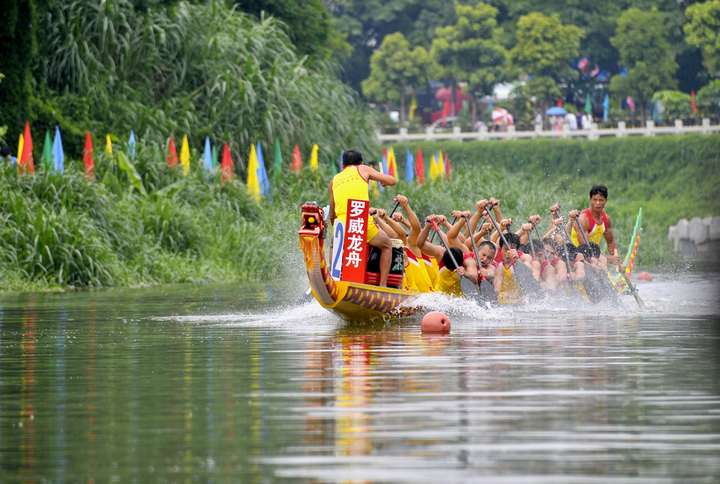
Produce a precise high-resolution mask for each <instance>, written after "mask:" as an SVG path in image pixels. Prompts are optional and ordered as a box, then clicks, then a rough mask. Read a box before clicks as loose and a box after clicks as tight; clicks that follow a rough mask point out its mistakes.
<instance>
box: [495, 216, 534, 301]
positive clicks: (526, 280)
mask: <svg viewBox="0 0 720 484" xmlns="http://www.w3.org/2000/svg"><path fill="white" fill-rule="evenodd" d="M491 210H492V205H490V204H488V206H487V207H485V211H486V212H487V214H488V216H489V217H490V221H491V222H492V224H493V226H494V227H495V230H497V231H498V233H499V234H500V237H501V238H502V240H503V243H504V244H505V247H507V248H508V249H510V244H508V241H507V239H506V238H505V234H503V233H502V230H500V226H499V225H498V224H497V222H496V221H495V218H494V217H493V216H492V213H491ZM514 266H515V277H516V278H517V281H518V283H520V287H521V288H522V290H523V292H524V293H525V294H532V295H534V296H545V292H544V291H543V289H542V287H540V283H539V282H538V281H536V280H535V276H533V273H532V271H531V270H530V269H528V267H527V266H526V265H525V264H524V263H523V262H520V263H519V264H514Z"/></svg>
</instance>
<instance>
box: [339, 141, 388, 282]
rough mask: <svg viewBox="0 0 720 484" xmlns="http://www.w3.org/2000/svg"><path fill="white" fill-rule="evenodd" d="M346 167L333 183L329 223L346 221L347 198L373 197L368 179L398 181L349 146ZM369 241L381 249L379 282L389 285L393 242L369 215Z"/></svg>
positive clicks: (381, 181) (364, 198)
mask: <svg viewBox="0 0 720 484" xmlns="http://www.w3.org/2000/svg"><path fill="white" fill-rule="evenodd" d="M342 163H343V169H342V171H341V172H340V173H338V174H337V175H335V177H334V178H333V179H332V182H331V183H330V223H332V224H333V226H334V225H335V220H340V221H341V222H343V225H344V224H345V221H346V218H347V202H348V200H351V199H352V200H368V201H369V200H370V197H369V196H368V183H369V182H370V180H373V181H376V182H378V183H380V184H381V185H382V186H387V185H395V183H396V181H395V178H394V177H392V176H390V175H385V174H383V173H380V172H378V171H377V170H375V169H373V168H371V167H369V166H366V165H363V164H362V163H363V155H362V153H360V152H359V151H357V150H348V151H345V152H344V153H343V156H342ZM368 218H369V220H368V223H367V228H368V230H367V234H366V239H365V240H366V241H367V243H368V244H370V245H372V246H374V247H377V248H378V249H380V286H381V287H387V280H388V274H389V273H390V263H391V262H392V242H391V241H390V237H388V236H387V234H386V233H385V232H383V231H382V230H379V229H378V226H377V225H375V221H374V220H373V219H372V217H368Z"/></svg>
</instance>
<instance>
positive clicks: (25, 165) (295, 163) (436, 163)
mask: <svg viewBox="0 0 720 484" xmlns="http://www.w3.org/2000/svg"><path fill="white" fill-rule="evenodd" d="M135 149H136V141H135V133H134V132H133V131H131V132H130V137H129V139H128V143H127V150H126V151H127V153H126V154H123V156H122V158H123V159H122V160H121V162H122V163H130V162H129V161H128V160H127V158H129V159H130V160H134V159H136V152H135ZM318 150H319V147H318V145H317V144H315V145H313V147H312V151H311V153H310V169H311V170H317V169H318V168H319V163H318ZM406 151H407V153H406V163H405V167H406V169H405V181H407V182H408V183H413V182H415V183H417V184H424V183H426V182H427V181H428V179H429V180H430V181H438V180H443V179H447V180H449V179H450V172H451V169H450V160H449V159H448V156H447V153H445V154H443V153H442V152H441V151H438V152H437V153H435V154H433V155H431V159H430V162H429V168H428V169H427V175H426V166H425V159H424V156H423V153H422V150H421V149H420V148H418V150H417V154H416V155H415V156H413V154H412V153H411V152H410V150H409V149H406ZM32 152H33V142H32V134H31V132H30V123H29V122H26V123H25V130H24V133H23V134H21V135H20V138H19V140H18V150H17V154H18V157H17V158H16V157H12V158H11V160H12V162H13V163H15V164H16V165H17V169H18V173H19V174H27V173H35V163H34V161H33V153H32ZM274 152H275V157H274V163H273V175H274V176H277V175H278V174H279V173H281V172H282V169H283V158H282V152H281V150H280V140H279V139H276V140H275V147H274ZM105 153H106V155H107V156H109V157H113V144H112V140H111V137H110V135H107V136H106V137H105ZM342 155H343V152H341V153H340V157H339V159H338V161H337V162H336V161H335V159H334V157H331V158H330V172H331V174H332V175H335V174H337V173H338V172H339V171H340V170H341V169H342ZM94 160H95V158H94V150H93V145H92V139H91V137H90V132H89V131H86V132H85V147H84V148H83V157H82V161H83V167H84V171H85V178H86V179H87V181H92V180H94V178H95V161H94ZM201 160H202V169H203V174H205V175H209V174H210V173H211V172H212V171H213V170H214V169H215V168H216V167H217V166H218V150H217V146H212V145H211V143H210V138H209V137H206V138H205V145H204V150H203V154H202V158H201ZM41 163H42V164H43V166H44V170H45V171H46V172H55V173H60V174H62V173H64V171H65V153H64V150H63V143H62V137H61V135H60V128H59V127H57V126H56V127H55V136H54V138H53V137H51V136H50V132H49V131H47V132H46V133H45V142H44V145H43V150H42V157H41ZM167 164H168V166H169V167H170V168H175V167H176V166H177V165H178V164H180V166H181V168H182V173H183V175H184V176H187V174H188V172H189V171H190V145H189V143H188V137H187V135H184V136H183V140H182V145H181V148H180V156H178V153H177V147H176V145H175V138H174V137H171V138H170V143H169V145H168V152H167ZM370 165H371V166H372V165H375V166H374V168H375V169H377V170H378V171H380V172H381V173H384V174H386V175H390V176H393V177H395V178H396V179H400V173H399V172H398V167H397V159H396V157H395V151H394V149H393V147H389V148H383V150H382V153H381V154H380V157H379V159H378V161H371V162H370ZM233 166H234V165H233V161H232V157H231V155H230V148H229V145H228V143H227V142H225V144H224V146H223V152H222V158H221V160H220V172H221V181H222V183H225V181H227V180H232V179H233V178H234V176H235V175H234V170H233ZM290 170H291V171H293V172H300V171H302V170H303V161H302V156H301V154H300V148H299V147H298V145H297V144H296V145H295V147H294V149H293V156H292V162H291V164H290ZM370 183H371V188H372V191H373V193H376V194H377V193H378V192H379V191H381V190H382V189H383V187H382V186H380V185H379V184H377V183H375V182H372V181H371V182H370ZM246 185H247V189H248V192H249V193H250V194H251V195H252V196H253V197H254V198H255V199H256V200H258V201H259V200H260V199H261V198H264V197H268V196H270V180H269V178H268V175H267V171H266V169H265V159H264V157H263V151H262V145H261V143H260V141H258V142H257V144H255V145H252V146H251V147H250V157H249V160H248V170H247V181H246Z"/></svg>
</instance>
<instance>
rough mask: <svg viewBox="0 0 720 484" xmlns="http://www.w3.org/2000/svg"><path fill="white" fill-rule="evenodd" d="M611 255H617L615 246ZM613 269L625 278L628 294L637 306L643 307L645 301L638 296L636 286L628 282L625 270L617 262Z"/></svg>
mask: <svg viewBox="0 0 720 484" xmlns="http://www.w3.org/2000/svg"><path fill="white" fill-rule="evenodd" d="M613 255H614V256H615V257H617V256H618V250H617V247H616V248H615V254H613ZM615 269H616V270H617V271H618V272H619V273H620V275H622V278H623V279H624V280H625V284H627V285H628V287H629V288H630V291H631V292H630V294H632V295H633V297H634V298H635V302H637V303H638V306H640V307H641V308H644V307H645V303H644V302H643V300H642V299H641V298H640V295H639V294H638V290H637V288H636V287H635V285H634V284H633V283H632V282H630V278H629V277H628V276H627V275H626V274H625V271H624V270H622V268H621V267H620V265H619V264H615Z"/></svg>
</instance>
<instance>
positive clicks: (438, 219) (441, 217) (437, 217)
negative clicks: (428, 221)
mask: <svg viewBox="0 0 720 484" xmlns="http://www.w3.org/2000/svg"><path fill="white" fill-rule="evenodd" d="M435 221H436V222H437V223H439V224H440V225H445V224H446V223H447V217H445V215H435Z"/></svg>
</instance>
